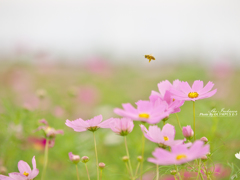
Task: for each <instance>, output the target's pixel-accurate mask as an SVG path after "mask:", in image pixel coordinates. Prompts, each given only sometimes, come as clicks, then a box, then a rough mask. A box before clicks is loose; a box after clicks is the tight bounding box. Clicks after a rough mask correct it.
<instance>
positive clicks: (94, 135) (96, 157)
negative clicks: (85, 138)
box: [93, 132, 99, 180]
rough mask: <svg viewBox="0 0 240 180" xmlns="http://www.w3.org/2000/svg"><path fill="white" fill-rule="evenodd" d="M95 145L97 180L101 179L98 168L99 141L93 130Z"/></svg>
mask: <svg viewBox="0 0 240 180" xmlns="http://www.w3.org/2000/svg"><path fill="white" fill-rule="evenodd" d="M93 139H94V146H95V155H96V166H97V180H99V168H98V155H97V143H96V138H95V133H94V132H93Z"/></svg>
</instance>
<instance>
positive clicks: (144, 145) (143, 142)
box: [140, 134, 145, 180]
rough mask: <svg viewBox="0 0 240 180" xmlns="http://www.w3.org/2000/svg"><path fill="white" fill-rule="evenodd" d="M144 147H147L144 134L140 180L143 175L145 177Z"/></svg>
mask: <svg viewBox="0 0 240 180" xmlns="http://www.w3.org/2000/svg"><path fill="white" fill-rule="evenodd" d="M144 147H145V136H144V134H142V161H141V168H140V180H142V175H143V161H144Z"/></svg>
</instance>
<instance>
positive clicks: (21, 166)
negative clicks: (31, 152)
mask: <svg viewBox="0 0 240 180" xmlns="http://www.w3.org/2000/svg"><path fill="white" fill-rule="evenodd" d="M32 165H33V170H31V168H30V166H29V165H28V163H26V162H25V161H22V160H21V161H19V162H18V170H19V172H20V173H17V172H13V173H9V174H8V175H9V177H8V176H3V175H0V180H32V179H34V178H35V177H36V176H37V175H38V173H39V170H38V169H37V168H36V160H35V156H33V158H32Z"/></svg>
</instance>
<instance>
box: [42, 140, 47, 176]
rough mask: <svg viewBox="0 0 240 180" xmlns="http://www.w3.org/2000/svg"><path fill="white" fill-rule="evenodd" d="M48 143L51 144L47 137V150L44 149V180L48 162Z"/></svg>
mask: <svg viewBox="0 0 240 180" xmlns="http://www.w3.org/2000/svg"><path fill="white" fill-rule="evenodd" d="M48 144H49V139H48V138H47V139H46V145H45V151H44V165H43V171H42V176H41V180H44V176H45V173H46V168H47V163H48Z"/></svg>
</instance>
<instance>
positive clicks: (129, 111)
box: [114, 100, 169, 124]
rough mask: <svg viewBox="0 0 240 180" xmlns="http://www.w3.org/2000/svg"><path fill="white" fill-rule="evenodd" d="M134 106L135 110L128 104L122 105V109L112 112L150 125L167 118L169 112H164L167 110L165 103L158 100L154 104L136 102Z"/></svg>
mask: <svg viewBox="0 0 240 180" xmlns="http://www.w3.org/2000/svg"><path fill="white" fill-rule="evenodd" d="M136 105H137V109H135V108H134V107H133V106H132V105H131V104H130V103H126V104H122V106H123V109H119V108H115V109H114V112H115V113H116V114H118V115H120V116H123V117H127V118H130V119H133V120H136V121H143V122H147V123H150V124H156V123H158V122H160V121H161V120H162V119H164V118H166V117H168V116H169V112H168V111H165V110H166V108H167V103H166V102H163V101H160V100H157V101H155V102H150V101H142V100H140V101H138V102H136Z"/></svg>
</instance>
